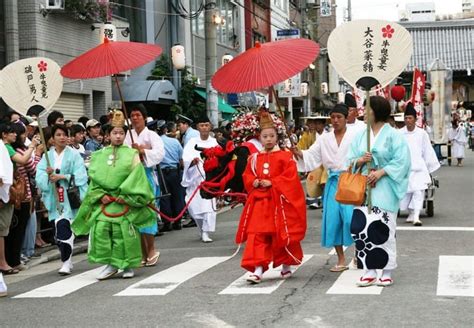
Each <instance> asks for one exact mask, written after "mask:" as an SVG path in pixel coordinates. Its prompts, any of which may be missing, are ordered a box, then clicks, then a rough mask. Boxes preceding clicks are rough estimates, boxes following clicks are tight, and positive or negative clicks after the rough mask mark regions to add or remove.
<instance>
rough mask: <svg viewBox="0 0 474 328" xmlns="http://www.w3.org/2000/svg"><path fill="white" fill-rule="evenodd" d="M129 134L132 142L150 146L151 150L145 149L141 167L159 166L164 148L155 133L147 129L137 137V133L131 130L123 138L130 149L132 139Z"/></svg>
mask: <svg viewBox="0 0 474 328" xmlns="http://www.w3.org/2000/svg"><path fill="white" fill-rule="evenodd" d="M130 132H131V133H132V135H133V141H134V142H135V143H137V144H139V145H147V146H150V147H151V149H145V156H144V157H143V165H145V167H155V166H156V165H158V164H160V162H161V161H162V160H163V157H165V146H164V144H163V140H161V138H160V136H159V135H158V134H156V132H153V131H150V130H148V128H147V127H145V129H143V131H142V132H141V133H140V134H139V135H137V132H136V131H135V130H134V129H133V130H131V131H129V132H127V136H126V137H125V144H126V145H128V146H129V147H132V139H131V138H130Z"/></svg>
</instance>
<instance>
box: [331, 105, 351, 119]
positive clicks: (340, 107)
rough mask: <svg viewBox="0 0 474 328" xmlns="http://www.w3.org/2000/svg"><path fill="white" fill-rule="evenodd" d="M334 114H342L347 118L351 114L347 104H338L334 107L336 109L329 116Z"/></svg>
mask: <svg viewBox="0 0 474 328" xmlns="http://www.w3.org/2000/svg"><path fill="white" fill-rule="evenodd" d="M332 113H341V114H342V115H344V116H345V117H347V115H348V114H349V108H348V107H347V105H346V104H342V103H340V104H336V106H334V108H333V109H332V110H331V112H330V113H329V114H332Z"/></svg>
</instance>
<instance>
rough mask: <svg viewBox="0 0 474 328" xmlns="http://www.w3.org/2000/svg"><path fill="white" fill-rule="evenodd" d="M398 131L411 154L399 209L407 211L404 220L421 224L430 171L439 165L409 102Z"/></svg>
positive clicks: (416, 224) (426, 134) (428, 138)
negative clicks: (402, 123) (406, 185)
mask: <svg viewBox="0 0 474 328" xmlns="http://www.w3.org/2000/svg"><path fill="white" fill-rule="evenodd" d="M399 131H400V133H401V134H402V135H403V136H404V137H405V138H406V141H407V143H408V146H409V148H410V155H411V172H410V178H409V180H408V181H409V182H408V190H407V194H406V195H405V198H403V199H402V201H401V202H400V210H402V211H406V210H408V211H409V215H408V218H407V220H406V222H409V223H413V225H415V226H421V225H422V222H421V220H420V211H421V210H422V208H423V201H424V198H425V190H426V189H427V188H428V185H429V184H430V183H431V176H430V173H432V172H434V171H436V170H437V169H439V167H440V165H439V161H438V158H437V157H436V153H435V151H434V149H433V147H432V146H431V142H430V137H429V136H428V133H427V132H426V131H425V130H423V129H420V128H419V127H417V126H416V110H415V108H414V107H413V104H412V103H410V102H409V103H407V105H406V110H405V127H403V128H402V129H400V130H399Z"/></svg>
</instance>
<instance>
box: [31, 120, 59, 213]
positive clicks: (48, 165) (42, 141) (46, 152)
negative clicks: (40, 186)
mask: <svg viewBox="0 0 474 328" xmlns="http://www.w3.org/2000/svg"><path fill="white" fill-rule="evenodd" d="M37 122H38V129H39V133H40V137H41V143H42V144H43V146H44V158H45V159H46V167H51V161H50V160H49V155H48V150H49V149H48V144H47V143H46V139H45V138H44V132H43V127H42V126H41V120H40V119H39V118H38V121H37ZM48 176H49V174H48ZM52 185H53V194H54V198H55V200H56V209H57V210H58V213H59V214H62V213H63V209H62V207H61V204H60V202H59V195H58V193H57V190H56V184H54V183H53V184H52Z"/></svg>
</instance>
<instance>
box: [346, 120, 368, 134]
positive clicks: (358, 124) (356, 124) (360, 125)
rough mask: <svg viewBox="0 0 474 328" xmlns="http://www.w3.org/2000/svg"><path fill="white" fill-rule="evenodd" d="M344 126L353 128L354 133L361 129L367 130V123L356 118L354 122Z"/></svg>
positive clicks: (349, 128)
mask: <svg viewBox="0 0 474 328" xmlns="http://www.w3.org/2000/svg"><path fill="white" fill-rule="evenodd" d="M346 127H347V129H348V130H355V131H356V133H357V132H360V131H363V130H367V125H366V124H365V123H364V122H362V121H359V120H358V119H356V120H355V122H354V123H347V124H346Z"/></svg>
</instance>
